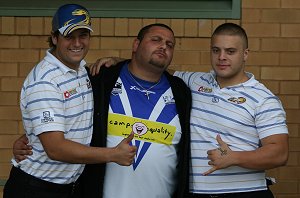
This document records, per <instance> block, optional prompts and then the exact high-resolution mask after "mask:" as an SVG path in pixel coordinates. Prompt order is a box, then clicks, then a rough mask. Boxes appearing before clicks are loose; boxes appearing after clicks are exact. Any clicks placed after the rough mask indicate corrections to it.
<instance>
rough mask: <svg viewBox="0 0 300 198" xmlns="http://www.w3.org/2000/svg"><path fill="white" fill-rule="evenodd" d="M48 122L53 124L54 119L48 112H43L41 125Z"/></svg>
mask: <svg viewBox="0 0 300 198" xmlns="http://www.w3.org/2000/svg"><path fill="white" fill-rule="evenodd" d="M49 122H54V118H53V117H52V116H51V113H50V111H44V112H43V118H42V119H41V123H42V124H46V123H49Z"/></svg>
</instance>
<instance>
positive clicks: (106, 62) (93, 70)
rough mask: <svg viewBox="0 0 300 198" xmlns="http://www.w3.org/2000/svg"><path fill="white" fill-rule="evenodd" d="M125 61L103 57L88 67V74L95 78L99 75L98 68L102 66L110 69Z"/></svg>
mask: <svg viewBox="0 0 300 198" xmlns="http://www.w3.org/2000/svg"><path fill="white" fill-rule="evenodd" d="M123 60H125V59H123V58H119V57H104V58H100V59H98V60H97V61H96V62H95V63H94V64H92V65H90V74H91V75H92V76H95V75H97V74H99V71H100V68H101V67H102V66H105V67H110V66H112V65H116V64H117V63H119V62H121V61H123Z"/></svg>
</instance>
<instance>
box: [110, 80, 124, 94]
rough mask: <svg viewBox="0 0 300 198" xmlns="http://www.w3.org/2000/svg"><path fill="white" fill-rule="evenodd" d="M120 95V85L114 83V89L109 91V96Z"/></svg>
mask: <svg viewBox="0 0 300 198" xmlns="http://www.w3.org/2000/svg"><path fill="white" fill-rule="evenodd" d="M121 93H122V83H120V82H116V84H115V86H114V88H113V89H112V91H111V94H112V95H114V96H116V95H119V94H121Z"/></svg>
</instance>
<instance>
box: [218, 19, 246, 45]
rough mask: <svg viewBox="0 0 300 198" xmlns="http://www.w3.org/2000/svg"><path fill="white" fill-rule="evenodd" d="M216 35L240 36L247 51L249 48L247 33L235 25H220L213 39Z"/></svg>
mask: <svg viewBox="0 0 300 198" xmlns="http://www.w3.org/2000/svg"><path fill="white" fill-rule="evenodd" d="M215 35H232V36H240V37H241V38H242V39H243V40H244V43H245V47H246V49H247V48H248V36H247V33H246V31H245V30H244V29H243V28H242V27H241V26H239V25H237V24H235V23H223V24H221V25H219V26H218V27H217V28H216V29H215V31H214V32H213V34H212V38H213V37H214V36H215Z"/></svg>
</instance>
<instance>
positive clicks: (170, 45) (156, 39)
mask: <svg viewBox="0 0 300 198" xmlns="http://www.w3.org/2000/svg"><path fill="white" fill-rule="evenodd" d="M151 41H152V42H153V43H157V44H161V43H163V42H166V46H167V47H168V48H169V49H173V48H174V47H175V43H173V42H172V41H164V40H163V38H161V37H158V36H154V37H151Z"/></svg>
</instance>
